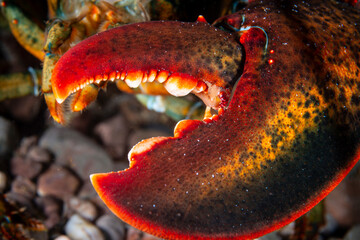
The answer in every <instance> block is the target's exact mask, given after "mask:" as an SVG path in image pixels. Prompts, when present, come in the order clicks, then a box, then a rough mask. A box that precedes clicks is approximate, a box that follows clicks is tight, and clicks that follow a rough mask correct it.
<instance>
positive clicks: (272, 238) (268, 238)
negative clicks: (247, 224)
mask: <svg viewBox="0 0 360 240" xmlns="http://www.w3.org/2000/svg"><path fill="white" fill-rule="evenodd" d="M281 239H282V238H281V237H280V236H279V235H278V233H277V232H271V233H268V234H266V235H264V236H262V237H260V238H258V240H281Z"/></svg>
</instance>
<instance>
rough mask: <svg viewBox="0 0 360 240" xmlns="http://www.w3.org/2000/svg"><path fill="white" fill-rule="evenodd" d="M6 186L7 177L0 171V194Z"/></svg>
mask: <svg viewBox="0 0 360 240" xmlns="http://www.w3.org/2000/svg"><path fill="white" fill-rule="evenodd" d="M6 185H7V176H6V174H5V173H4V172H1V171H0V193H3V192H4V190H5V188H6Z"/></svg>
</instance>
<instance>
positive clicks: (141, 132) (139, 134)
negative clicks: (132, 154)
mask: <svg viewBox="0 0 360 240" xmlns="http://www.w3.org/2000/svg"><path fill="white" fill-rule="evenodd" d="M166 136H170V133H169V132H167V131H164V130H157V129H138V130H135V131H134V132H132V133H131V134H130V136H129V146H130V147H133V146H134V145H135V144H137V143H138V142H140V141H142V140H144V139H148V138H152V137H166Z"/></svg>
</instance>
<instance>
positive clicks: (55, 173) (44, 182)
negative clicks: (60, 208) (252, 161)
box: [37, 165, 80, 200]
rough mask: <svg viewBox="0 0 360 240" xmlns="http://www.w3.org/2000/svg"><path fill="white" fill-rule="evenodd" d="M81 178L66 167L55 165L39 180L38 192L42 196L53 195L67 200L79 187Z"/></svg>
mask: <svg viewBox="0 0 360 240" xmlns="http://www.w3.org/2000/svg"><path fill="white" fill-rule="evenodd" d="M79 186H80V180H79V179H78V178H77V177H76V176H75V175H74V174H73V173H72V172H70V171H69V170H67V169H66V168H63V167H60V166H56V165H53V166H51V167H50V168H49V169H48V170H47V171H46V172H45V173H43V174H41V175H40V177H39V180H38V189H37V192H38V194H39V195H40V196H48V195H52V196H55V197H57V198H59V199H62V200H66V199H69V198H70V197H72V196H73V195H74V194H75V192H76V191H77V190H78V189H79Z"/></svg>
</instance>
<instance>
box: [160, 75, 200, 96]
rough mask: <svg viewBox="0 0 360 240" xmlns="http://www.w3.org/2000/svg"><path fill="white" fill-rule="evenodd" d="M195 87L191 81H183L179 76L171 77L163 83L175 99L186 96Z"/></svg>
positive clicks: (194, 81) (195, 82)
mask: <svg viewBox="0 0 360 240" xmlns="http://www.w3.org/2000/svg"><path fill="white" fill-rule="evenodd" d="M196 85H197V81H196V80H193V79H184V78H182V77H180V76H174V75H171V76H170V77H169V78H168V80H167V81H166V82H165V83H164V87H165V88H166V90H167V91H168V92H169V93H170V94H171V95H174V96H176V97H182V96H186V95H188V94H189V93H190V92H191V91H192V90H193V89H194V88H195V87H196Z"/></svg>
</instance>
